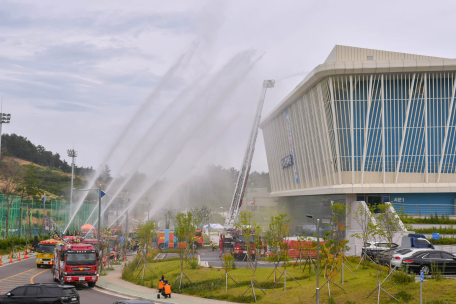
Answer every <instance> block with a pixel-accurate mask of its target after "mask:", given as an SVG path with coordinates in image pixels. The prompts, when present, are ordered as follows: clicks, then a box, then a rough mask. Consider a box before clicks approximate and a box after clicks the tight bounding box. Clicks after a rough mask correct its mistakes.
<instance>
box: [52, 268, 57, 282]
mask: <svg viewBox="0 0 456 304" xmlns="http://www.w3.org/2000/svg"><path fill="white" fill-rule="evenodd" d="M52 277H53V278H54V282H58V281H59V280H57V278H56V277H55V272H54V270H52Z"/></svg>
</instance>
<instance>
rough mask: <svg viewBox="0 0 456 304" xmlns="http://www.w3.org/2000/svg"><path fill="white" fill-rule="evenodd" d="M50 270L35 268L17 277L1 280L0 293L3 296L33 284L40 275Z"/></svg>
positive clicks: (18, 274) (16, 275)
mask: <svg viewBox="0 0 456 304" xmlns="http://www.w3.org/2000/svg"><path fill="white" fill-rule="evenodd" d="M48 270H49V269H45V270H43V269H38V268H35V267H34V268H32V269H29V270H25V271H22V272H20V273H17V274H15V275H12V276H9V277H7V278H4V279H1V280H0V291H1V293H2V294H4V293H6V292H8V291H10V290H12V289H14V288H16V287H19V286H23V285H26V284H30V283H33V278H35V277H36V276H37V275H39V274H40V273H43V272H45V271H48Z"/></svg>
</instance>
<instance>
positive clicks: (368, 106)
mask: <svg viewBox="0 0 456 304" xmlns="http://www.w3.org/2000/svg"><path fill="white" fill-rule="evenodd" d="M372 78H373V76H372V75H371V76H370V81H369V91H368V92H367V94H368V96H367V113H366V119H365V122H364V147H363V162H362V167H361V184H362V183H363V181H364V167H365V166H366V156H367V148H368V146H367V142H368V140H369V137H368V134H369V116H370V110H371V105H372Z"/></svg>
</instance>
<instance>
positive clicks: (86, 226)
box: [81, 224, 93, 230]
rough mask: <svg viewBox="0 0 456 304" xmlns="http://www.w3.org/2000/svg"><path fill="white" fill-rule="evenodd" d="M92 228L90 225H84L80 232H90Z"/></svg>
mask: <svg viewBox="0 0 456 304" xmlns="http://www.w3.org/2000/svg"><path fill="white" fill-rule="evenodd" d="M92 228H93V226H92V225H90V224H85V225H84V226H82V227H81V230H90V229H92Z"/></svg>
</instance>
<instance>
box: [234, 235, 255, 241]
mask: <svg viewBox="0 0 456 304" xmlns="http://www.w3.org/2000/svg"><path fill="white" fill-rule="evenodd" d="M246 241H247V237H245V236H244V235H243V234H237V235H236V243H245V242H246ZM254 242H255V236H253V235H251V236H250V243H254Z"/></svg>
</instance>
